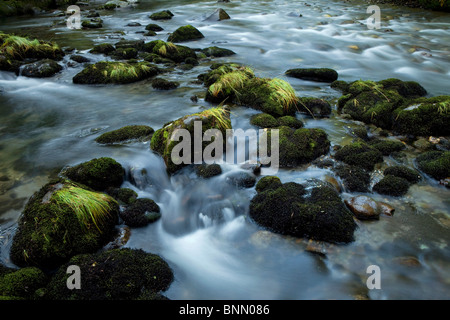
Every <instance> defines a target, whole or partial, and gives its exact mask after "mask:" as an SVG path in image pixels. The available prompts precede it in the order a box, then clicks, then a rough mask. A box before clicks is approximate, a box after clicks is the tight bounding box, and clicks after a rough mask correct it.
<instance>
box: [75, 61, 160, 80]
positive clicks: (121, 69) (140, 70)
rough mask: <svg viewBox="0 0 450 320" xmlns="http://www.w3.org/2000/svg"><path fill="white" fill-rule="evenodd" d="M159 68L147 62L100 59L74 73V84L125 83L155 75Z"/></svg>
mask: <svg viewBox="0 0 450 320" xmlns="http://www.w3.org/2000/svg"><path fill="white" fill-rule="evenodd" d="M158 72H159V70H158V69H157V68H156V67H155V66H153V65H152V64H150V63H148V62H138V63H125V62H111V61H109V62H106V61H101V62H97V63H95V64H91V65H88V66H87V67H86V68H84V70H83V71H81V72H80V73H78V74H77V75H75V77H74V78H73V82H74V83H76V84H125V83H132V82H137V81H141V80H144V79H147V78H150V77H153V76H155V75H157V74H158Z"/></svg>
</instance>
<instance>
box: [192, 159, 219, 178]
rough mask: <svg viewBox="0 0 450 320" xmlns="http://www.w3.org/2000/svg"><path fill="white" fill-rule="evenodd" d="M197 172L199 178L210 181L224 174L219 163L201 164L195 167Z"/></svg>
mask: <svg viewBox="0 0 450 320" xmlns="http://www.w3.org/2000/svg"><path fill="white" fill-rule="evenodd" d="M195 172H196V173H197V175H198V176H199V177H202V178H205V179H208V178H211V177H214V176H218V175H220V174H222V168H221V167H220V165H218V164H217V163H213V164H200V165H198V166H196V167H195Z"/></svg>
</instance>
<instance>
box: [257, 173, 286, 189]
mask: <svg viewBox="0 0 450 320" xmlns="http://www.w3.org/2000/svg"><path fill="white" fill-rule="evenodd" d="M281 186H282V183H281V180H280V178H278V177H276V176H265V177H262V178H261V179H259V181H258V183H257V184H256V187H255V189H256V192H262V191H266V190H270V189H277V188H279V187H281Z"/></svg>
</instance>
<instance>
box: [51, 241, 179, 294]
mask: <svg viewBox="0 0 450 320" xmlns="http://www.w3.org/2000/svg"><path fill="white" fill-rule="evenodd" d="M69 265H77V266H79V267H80V272H81V275H82V283H81V290H69V289H67V285H66V282H67V278H68V277H69V276H70V275H69V274H67V273H66V270H67V267H68V266H69ZM172 281H173V272H172V270H171V268H170V267H169V265H168V264H167V262H165V261H164V260H163V259H162V258H161V257H160V256H158V255H155V254H152V253H147V252H144V251H143V250H136V249H129V248H124V249H113V250H108V251H104V252H101V253H96V254H86V255H78V256H75V257H73V258H72V259H71V260H70V261H69V262H68V263H67V264H66V265H64V266H62V267H61V268H59V270H58V271H57V273H56V274H55V276H54V277H53V278H52V280H51V282H50V283H49V285H48V286H47V289H48V296H49V299H52V300H134V299H137V298H138V297H140V295H141V294H142V293H143V292H147V295H146V296H147V297H150V295H149V294H148V292H153V293H155V294H156V293H159V292H160V291H164V290H167V288H168V287H169V286H170V284H171V283H172Z"/></svg>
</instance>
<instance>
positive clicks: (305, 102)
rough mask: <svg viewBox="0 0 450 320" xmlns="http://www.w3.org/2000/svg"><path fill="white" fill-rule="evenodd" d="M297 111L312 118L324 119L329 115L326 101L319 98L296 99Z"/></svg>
mask: <svg viewBox="0 0 450 320" xmlns="http://www.w3.org/2000/svg"><path fill="white" fill-rule="evenodd" d="M298 102H299V103H298V104H297V105H298V110H299V111H300V112H302V113H305V114H309V115H311V116H313V117H325V116H328V115H330V114H331V105H330V104H329V103H328V101H326V100H324V99H319V98H312V97H302V98H299V99H298Z"/></svg>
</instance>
